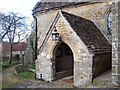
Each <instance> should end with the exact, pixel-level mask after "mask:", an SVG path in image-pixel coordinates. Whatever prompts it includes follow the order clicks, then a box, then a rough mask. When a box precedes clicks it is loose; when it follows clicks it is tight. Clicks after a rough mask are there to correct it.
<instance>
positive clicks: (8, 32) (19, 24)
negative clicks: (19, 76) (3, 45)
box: [0, 12, 31, 63]
mask: <svg viewBox="0 0 120 90" xmlns="http://www.w3.org/2000/svg"><path fill="white" fill-rule="evenodd" d="M1 17H2V19H1V21H0V25H1V28H0V29H1V30H0V35H1V39H2V40H3V39H5V38H7V40H8V41H9V63H11V61H12V49H13V45H14V42H16V43H18V42H21V41H23V40H24V39H25V38H26V37H27V36H28V35H29V31H30V30H31V29H30V28H29V26H28V25H27V24H26V17H24V16H21V15H20V14H19V13H14V12H9V13H8V14H7V15H5V14H1Z"/></svg>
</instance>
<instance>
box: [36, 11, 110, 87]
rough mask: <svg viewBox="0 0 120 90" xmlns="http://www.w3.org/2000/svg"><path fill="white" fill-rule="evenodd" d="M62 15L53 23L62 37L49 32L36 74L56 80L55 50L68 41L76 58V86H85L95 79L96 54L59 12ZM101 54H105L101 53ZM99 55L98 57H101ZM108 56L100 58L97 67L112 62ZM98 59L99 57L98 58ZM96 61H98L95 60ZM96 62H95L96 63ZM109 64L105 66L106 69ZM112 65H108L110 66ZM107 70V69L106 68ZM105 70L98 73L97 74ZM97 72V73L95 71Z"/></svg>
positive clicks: (46, 78)
mask: <svg viewBox="0 0 120 90" xmlns="http://www.w3.org/2000/svg"><path fill="white" fill-rule="evenodd" d="M59 14H60V16H59V19H58V21H57V22H56V23H55V24H54V25H53V27H56V29H57V32H58V33H59V36H60V37H61V40H60V41H53V40H52V32H53V29H51V30H52V32H51V33H49V34H48V37H47V38H46V39H47V40H46V41H45V42H44V45H43V47H42V48H41V49H40V53H39V55H38V59H37V60H36V75H37V78H38V79H40V78H41V75H42V79H44V80H46V81H53V80H56V78H57V76H56V70H55V53H56V52H55V51H56V49H57V47H58V46H59V45H60V44H61V43H62V42H64V43H66V44H67V45H68V46H69V47H70V48H71V50H72V52H73V60H74V75H73V78H74V83H73V84H74V85H75V86H83V85H88V84H90V83H91V82H92V79H93V73H94V72H93V56H96V55H95V54H94V53H92V52H90V51H89V50H88V48H87V47H86V45H85V44H84V42H83V41H82V40H81V39H80V38H79V36H78V35H77V34H76V32H75V31H74V30H73V29H72V27H71V26H70V24H69V23H68V21H67V20H66V19H65V17H64V16H63V15H62V13H61V12H59ZM101 56H103V55H102V54H101ZM101 56H100V55H97V57H101ZM106 56H108V57H106V58H104V59H102V60H100V59H99V58H98V60H99V67H98V68H97V66H95V68H97V69H101V67H102V66H101V62H102V63H104V61H106V62H110V59H109V55H108V54H107V55H106ZM96 59H97V58H96ZM95 62H96V61H95ZM95 62H94V63H95ZM106 67H107V65H106V66H105V67H104V68H103V69H105V68H106ZM107 69H110V66H109V65H108V68H107ZM105 70H106V69H105ZM101 73H103V72H101V71H100V72H99V71H98V73H97V75H99V74H101ZM94 74H96V73H94Z"/></svg>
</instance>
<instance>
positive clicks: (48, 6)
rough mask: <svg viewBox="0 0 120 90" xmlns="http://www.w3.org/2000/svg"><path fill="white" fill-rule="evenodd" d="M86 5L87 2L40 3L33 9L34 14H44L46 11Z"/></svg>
mask: <svg viewBox="0 0 120 90" xmlns="http://www.w3.org/2000/svg"><path fill="white" fill-rule="evenodd" d="M84 3H87V2H38V3H37V5H36V6H35V7H34V8H33V13H35V12H39V13H43V12H44V11H48V10H51V9H58V8H64V7H69V6H73V5H78V4H84Z"/></svg>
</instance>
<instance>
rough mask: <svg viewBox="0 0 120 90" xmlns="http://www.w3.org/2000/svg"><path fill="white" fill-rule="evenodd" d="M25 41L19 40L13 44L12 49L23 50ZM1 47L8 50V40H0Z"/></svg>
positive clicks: (25, 45)
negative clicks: (0, 41)
mask: <svg viewBox="0 0 120 90" xmlns="http://www.w3.org/2000/svg"><path fill="white" fill-rule="evenodd" d="M27 45H28V44H27V43H25V42H20V43H17V44H14V45H13V49H12V50H13V51H25V49H26V48H27ZM2 49H3V51H9V42H2Z"/></svg>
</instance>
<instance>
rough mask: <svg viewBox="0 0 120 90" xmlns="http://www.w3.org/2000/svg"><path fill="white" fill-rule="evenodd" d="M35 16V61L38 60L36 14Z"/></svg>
mask: <svg viewBox="0 0 120 90" xmlns="http://www.w3.org/2000/svg"><path fill="white" fill-rule="evenodd" d="M32 15H33V18H34V19H35V52H34V53H35V60H36V59H37V18H36V16H35V15H34V14H32Z"/></svg>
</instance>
